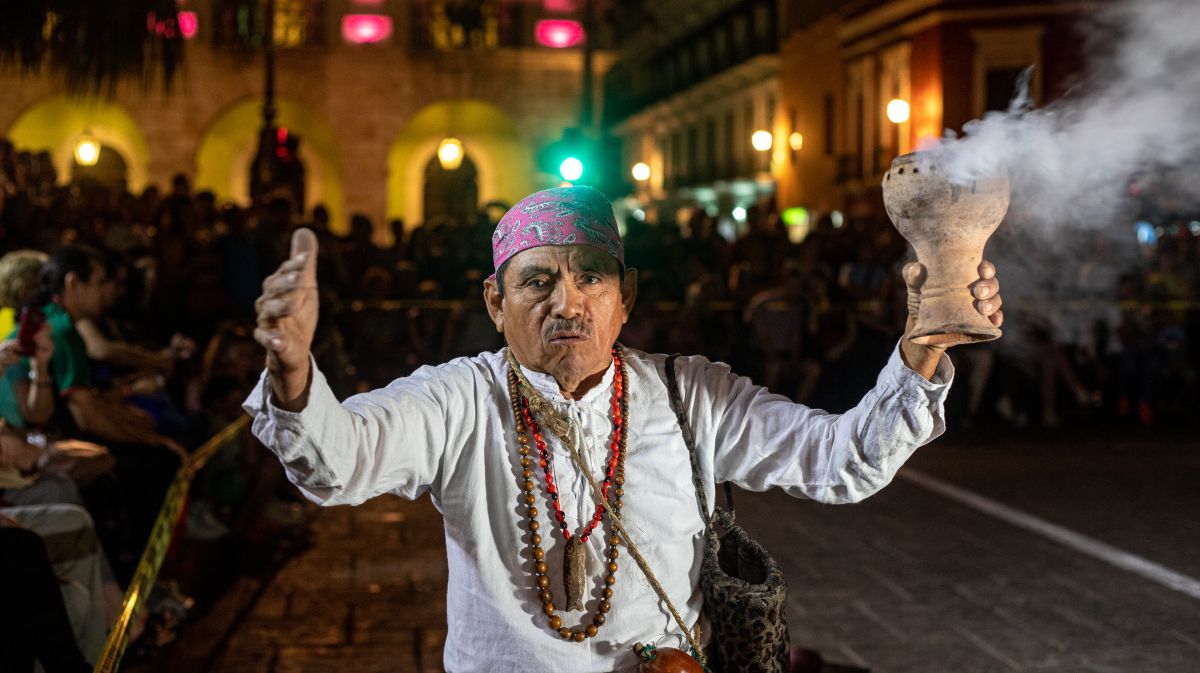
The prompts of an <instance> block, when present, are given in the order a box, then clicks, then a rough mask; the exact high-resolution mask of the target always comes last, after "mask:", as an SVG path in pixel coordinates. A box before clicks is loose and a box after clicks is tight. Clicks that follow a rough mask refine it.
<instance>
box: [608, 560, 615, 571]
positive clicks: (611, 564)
mask: <svg viewBox="0 0 1200 673" xmlns="http://www.w3.org/2000/svg"><path fill="white" fill-rule="evenodd" d="M608 572H610V573H615V572H617V564H616V562H614V561H609V562H608Z"/></svg>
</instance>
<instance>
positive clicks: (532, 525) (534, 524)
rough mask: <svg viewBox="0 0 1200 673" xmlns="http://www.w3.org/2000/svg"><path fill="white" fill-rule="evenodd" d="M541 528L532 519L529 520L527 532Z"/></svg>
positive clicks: (540, 525)
mask: <svg viewBox="0 0 1200 673" xmlns="http://www.w3.org/2000/svg"><path fill="white" fill-rule="evenodd" d="M541 527H542V524H540V523H538V522H537V521H534V520H533V519H530V520H529V530H537V529H539V528H541Z"/></svg>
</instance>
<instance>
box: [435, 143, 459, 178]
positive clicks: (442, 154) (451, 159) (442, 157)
mask: <svg viewBox="0 0 1200 673" xmlns="http://www.w3.org/2000/svg"><path fill="white" fill-rule="evenodd" d="M437 158H438V163H440V164H441V165H442V170H447V171H455V170H458V167H459V166H461V165H462V160H463V146H462V141H461V140H459V139H458V138H455V137H453V136H447V137H446V138H443V139H442V142H440V143H438V148H437Z"/></svg>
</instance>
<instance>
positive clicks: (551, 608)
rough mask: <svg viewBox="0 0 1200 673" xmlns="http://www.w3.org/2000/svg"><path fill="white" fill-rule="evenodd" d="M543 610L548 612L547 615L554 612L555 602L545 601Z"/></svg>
mask: <svg viewBox="0 0 1200 673" xmlns="http://www.w3.org/2000/svg"><path fill="white" fill-rule="evenodd" d="M542 612H544V613H546V616H547V617H549V616H550V615H552V614H554V603H543V604H542Z"/></svg>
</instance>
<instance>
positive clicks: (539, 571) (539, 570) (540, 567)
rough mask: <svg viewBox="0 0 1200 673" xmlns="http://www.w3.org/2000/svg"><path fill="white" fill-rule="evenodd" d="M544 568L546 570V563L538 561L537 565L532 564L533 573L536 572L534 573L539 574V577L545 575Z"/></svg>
mask: <svg viewBox="0 0 1200 673" xmlns="http://www.w3.org/2000/svg"><path fill="white" fill-rule="evenodd" d="M546 568H547V566H546V562H545V561H538V562H537V563H534V564H533V570H534V572H536V573H537V574H539V575H545V574H546Z"/></svg>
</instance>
